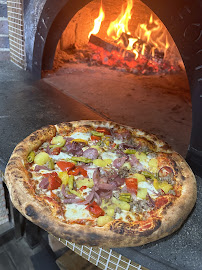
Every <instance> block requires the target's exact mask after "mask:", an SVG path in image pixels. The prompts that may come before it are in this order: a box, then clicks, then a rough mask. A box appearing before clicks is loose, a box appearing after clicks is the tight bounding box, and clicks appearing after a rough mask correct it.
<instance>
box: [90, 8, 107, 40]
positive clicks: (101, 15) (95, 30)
mask: <svg viewBox="0 0 202 270" xmlns="http://www.w3.org/2000/svg"><path fill="white" fill-rule="evenodd" d="M104 18H105V14H104V11H103V8H102V4H101V7H100V11H99V16H98V17H97V18H96V19H95V20H94V28H93V30H92V31H91V32H90V33H89V34H88V38H90V36H91V35H92V34H93V35H96V34H97V33H98V32H99V31H100V26H101V23H102V21H103V20H104Z"/></svg>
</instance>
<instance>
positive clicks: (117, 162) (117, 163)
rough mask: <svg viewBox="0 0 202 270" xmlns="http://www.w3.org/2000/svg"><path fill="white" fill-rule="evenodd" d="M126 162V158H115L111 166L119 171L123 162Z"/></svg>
mask: <svg viewBox="0 0 202 270" xmlns="http://www.w3.org/2000/svg"><path fill="white" fill-rule="evenodd" d="M126 160H127V157H120V158H116V159H115V160H114V161H113V166H114V167H115V168H117V169H119V168H120V167H121V166H122V165H123V164H124V162H125V161H126Z"/></svg>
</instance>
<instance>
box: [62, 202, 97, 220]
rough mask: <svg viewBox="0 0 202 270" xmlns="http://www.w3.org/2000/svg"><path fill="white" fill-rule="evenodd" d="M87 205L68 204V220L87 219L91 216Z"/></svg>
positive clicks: (66, 215) (66, 213)
mask: <svg viewBox="0 0 202 270" xmlns="http://www.w3.org/2000/svg"><path fill="white" fill-rule="evenodd" d="M85 208H86V205H80V204H67V205H66V209H65V217H66V219H67V220H71V219H73V220H74V219H85V218H91V219H92V217H91V215H90V213H89V211H88V210H86V209H85Z"/></svg>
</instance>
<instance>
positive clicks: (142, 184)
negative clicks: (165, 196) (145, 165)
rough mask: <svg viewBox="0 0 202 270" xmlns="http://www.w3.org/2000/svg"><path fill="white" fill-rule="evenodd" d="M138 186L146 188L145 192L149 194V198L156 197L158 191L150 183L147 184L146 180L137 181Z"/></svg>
mask: <svg viewBox="0 0 202 270" xmlns="http://www.w3.org/2000/svg"><path fill="white" fill-rule="evenodd" d="M138 188H147V192H148V193H149V196H151V198H157V197H158V196H157V195H156V194H157V193H158V192H157V190H156V189H155V188H154V186H153V185H152V184H149V183H148V182H145V181H143V182H140V183H138Z"/></svg>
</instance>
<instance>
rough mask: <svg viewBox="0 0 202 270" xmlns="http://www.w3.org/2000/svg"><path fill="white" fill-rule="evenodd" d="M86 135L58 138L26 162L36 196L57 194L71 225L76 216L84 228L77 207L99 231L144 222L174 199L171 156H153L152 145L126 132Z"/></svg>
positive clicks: (105, 130)
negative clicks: (110, 224)
mask: <svg viewBox="0 0 202 270" xmlns="http://www.w3.org/2000/svg"><path fill="white" fill-rule="evenodd" d="M86 131H87V129H82V128H81V129H75V132H74V131H73V132H71V133H69V134H68V136H67V135H65V136H61V135H56V136H55V137H54V138H53V139H52V140H51V141H50V142H45V143H44V144H42V146H41V147H40V148H39V149H37V151H35V152H33V154H31V153H30V154H29V155H28V157H27V158H28V162H30V163H29V164H30V168H31V170H30V171H31V172H32V175H33V179H34V180H35V182H36V186H37V190H38V191H37V193H38V194H39V195H40V196H46V197H47V198H48V197H49V196H50V197H51V193H50V191H51V192H52V193H53V194H57V200H59V201H61V202H62V205H63V206H61V207H65V209H66V210H65V209H63V211H66V212H65V217H66V219H67V220H69V219H76V217H77V215H78V220H77V221H75V223H79V224H80V221H79V220H81V216H80V217H79V214H78V213H76V214H75V217H73V212H74V211H73V206H75V209H77V210H78V209H82V213H81V215H83V217H84V218H87V219H90V220H91V222H94V223H93V224H94V225H96V224H97V225H98V226H104V225H105V224H107V223H108V222H110V221H112V220H113V219H114V218H115V219H121V220H124V221H125V222H130V221H131V220H133V221H134V220H146V219H147V218H148V217H149V216H150V215H151V214H150V212H152V210H153V209H159V208H161V207H164V205H166V204H167V202H168V201H167V198H166V196H171V195H169V194H172V196H173V197H174V196H176V192H175V188H174V187H175V175H174V169H172V168H171V167H170V166H168V165H165V164H166V158H167V160H168V157H167V156H165V155H162V154H161V153H157V152H154V151H153V150H152V149H153V148H152V147H153V146H152V143H148V144H147V143H146V140H145V139H143V138H134V136H133V135H132V133H131V132H130V131H128V130H125V129H120V130H116V129H115V130H113V129H110V128H106V127H96V128H95V129H94V130H90V131H89V132H86ZM139 135H141V133H140V134H139ZM29 160H30V161H29ZM33 161H34V163H33ZM32 164H33V165H32ZM168 164H169V163H168ZM170 164H171V162H170ZM160 165H161V167H160ZM49 170H51V171H52V173H47V172H48V171H49ZM38 183H39V184H38ZM159 198H161V199H159ZM103 200H104V201H105V203H103ZM70 206H71V207H70ZM80 206H84V208H80ZM70 209H71V210H70ZM77 210H76V212H77ZM67 211H70V212H71V214H70V213H67ZM84 213H85V214H84ZM87 213H88V214H87ZM71 215H72V216H71ZM83 223H85V222H84V221H83ZM83 223H82V224H83Z"/></svg>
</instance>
